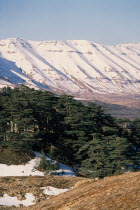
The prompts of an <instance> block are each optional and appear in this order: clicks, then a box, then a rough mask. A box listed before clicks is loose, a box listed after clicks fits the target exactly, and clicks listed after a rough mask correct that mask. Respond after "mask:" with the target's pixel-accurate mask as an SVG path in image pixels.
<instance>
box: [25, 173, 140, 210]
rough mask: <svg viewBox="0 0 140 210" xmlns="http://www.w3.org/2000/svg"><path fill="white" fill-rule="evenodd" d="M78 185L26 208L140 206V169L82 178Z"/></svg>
mask: <svg viewBox="0 0 140 210" xmlns="http://www.w3.org/2000/svg"><path fill="white" fill-rule="evenodd" d="M76 185H77V186H76V187H75V188H73V189H72V190H70V191H69V192H66V193H64V194H60V195H58V196H55V197H53V198H51V199H49V200H47V201H42V202H41V203H39V204H37V205H35V206H34V207H30V208H26V209H34V210H36V209H43V210H46V209H47V210H84V209H95V210H98V209H100V210H109V209H110V210H118V209H121V210H122V209H126V210H131V209H137V210H138V209H140V173H128V174H124V175H121V176H115V177H107V178H104V179H103V180H99V181H97V182H92V181H91V182H85V183H84V182H83V181H80V183H79V184H76Z"/></svg>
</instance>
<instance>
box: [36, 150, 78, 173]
mask: <svg viewBox="0 0 140 210" xmlns="http://www.w3.org/2000/svg"><path fill="white" fill-rule="evenodd" d="M34 153H35V155H36V156H37V157H40V156H41V153H39V152H34ZM46 160H51V158H50V157H48V156H46ZM52 162H53V163H54V164H55V163H56V161H55V160H52ZM55 173H56V174H57V175H60V176H76V173H75V172H74V169H73V168H71V167H69V166H66V165H64V164H62V163H59V169H58V170H55Z"/></svg>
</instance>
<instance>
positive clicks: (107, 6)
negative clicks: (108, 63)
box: [0, 0, 140, 45]
mask: <svg viewBox="0 0 140 210" xmlns="http://www.w3.org/2000/svg"><path fill="white" fill-rule="evenodd" d="M11 37H20V38H24V39H29V40H38V41H40V40H73V39H74V40H89V41H93V42H97V43H101V44H109V45H115V44H119V43H130V42H134V43H137V42H140V0H0V39H5V38H11Z"/></svg>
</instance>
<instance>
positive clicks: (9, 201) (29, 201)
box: [0, 193, 35, 207]
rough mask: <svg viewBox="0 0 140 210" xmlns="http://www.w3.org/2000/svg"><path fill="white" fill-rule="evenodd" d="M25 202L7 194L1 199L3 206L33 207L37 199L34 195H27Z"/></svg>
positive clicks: (0, 203)
mask: <svg viewBox="0 0 140 210" xmlns="http://www.w3.org/2000/svg"><path fill="white" fill-rule="evenodd" d="M25 198H26V199H25V200H22V201H20V200H18V199H17V197H16V196H15V197H11V196H9V195H7V194H4V195H3V197H1V198H0V205H2V206H17V207H18V206H19V205H20V204H22V205H23V206H26V207H27V206H31V205H34V204H35V203H34V202H33V201H34V200H35V197H34V196H33V194H32V193H26V194H25Z"/></svg>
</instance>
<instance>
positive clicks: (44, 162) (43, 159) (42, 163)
mask: <svg viewBox="0 0 140 210" xmlns="http://www.w3.org/2000/svg"><path fill="white" fill-rule="evenodd" d="M47 165H48V163H47V160H46V156H45V153H44V152H42V153H41V160H40V163H39V169H41V170H46V168H47Z"/></svg>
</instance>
